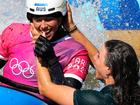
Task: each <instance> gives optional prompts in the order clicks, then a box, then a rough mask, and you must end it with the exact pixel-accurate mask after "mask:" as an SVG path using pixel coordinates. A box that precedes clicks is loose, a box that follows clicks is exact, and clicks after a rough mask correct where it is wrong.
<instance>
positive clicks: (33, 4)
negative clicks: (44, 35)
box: [26, 0, 67, 16]
mask: <svg viewBox="0 0 140 105" xmlns="http://www.w3.org/2000/svg"><path fill="white" fill-rule="evenodd" d="M26 8H27V13H30V14H33V15H49V14H53V13H55V12H61V14H62V15H63V16H65V15H66V12H67V10H66V0H26Z"/></svg>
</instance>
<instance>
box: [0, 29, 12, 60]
mask: <svg viewBox="0 0 140 105" xmlns="http://www.w3.org/2000/svg"><path fill="white" fill-rule="evenodd" d="M11 31H12V28H11V26H8V27H7V28H6V29H5V30H4V31H3V32H2V34H1V35H0V59H3V60H6V59H7V58H8V49H9V47H8V46H9V45H10V42H9V41H11V40H9V39H10V36H11V33H12V32H11Z"/></svg>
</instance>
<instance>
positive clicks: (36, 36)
mask: <svg viewBox="0 0 140 105" xmlns="http://www.w3.org/2000/svg"><path fill="white" fill-rule="evenodd" d="M30 31H31V33H32V37H33V43H35V42H36V40H37V39H38V37H39V36H40V35H42V33H40V32H39V31H37V30H36V29H35V27H34V24H33V23H31V28H30Z"/></svg>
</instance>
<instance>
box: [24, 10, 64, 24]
mask: <svg viewBox="0 0 140 105" xmlns="http://www.w3.org/2000/svg"><path fill="white" fill-rule="evenodd" d="M40 16H51V17H56V18H59V17H63V15H62V13H61V12H55V13H52V14H48V15H35V14H31V13H28V12H27V14H26V17H27V19H28V20H29V21H30V22H32V19H33V17H40Z"/></svg>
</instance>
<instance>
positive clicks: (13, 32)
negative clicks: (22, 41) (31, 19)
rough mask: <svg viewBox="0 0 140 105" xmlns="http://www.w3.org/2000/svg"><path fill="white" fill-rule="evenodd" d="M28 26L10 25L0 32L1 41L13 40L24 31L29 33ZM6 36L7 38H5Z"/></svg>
mask: <svg viewBox="0 0 140 105" xmlns="http://www.w3.org/2000/svg"><path fill="white" fill-rule="evenodd" d="M29 28H30V25H28V24H22V23H12V24H10V25H9V26H7V27H6V28H5V29H4V31H3V32H2V39H5V38H6V39H7V38H13V37H14V36H17V35H19V34H20V33H23V32H25V31H29ZM7 36H8V37H7Z"/></svg>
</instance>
